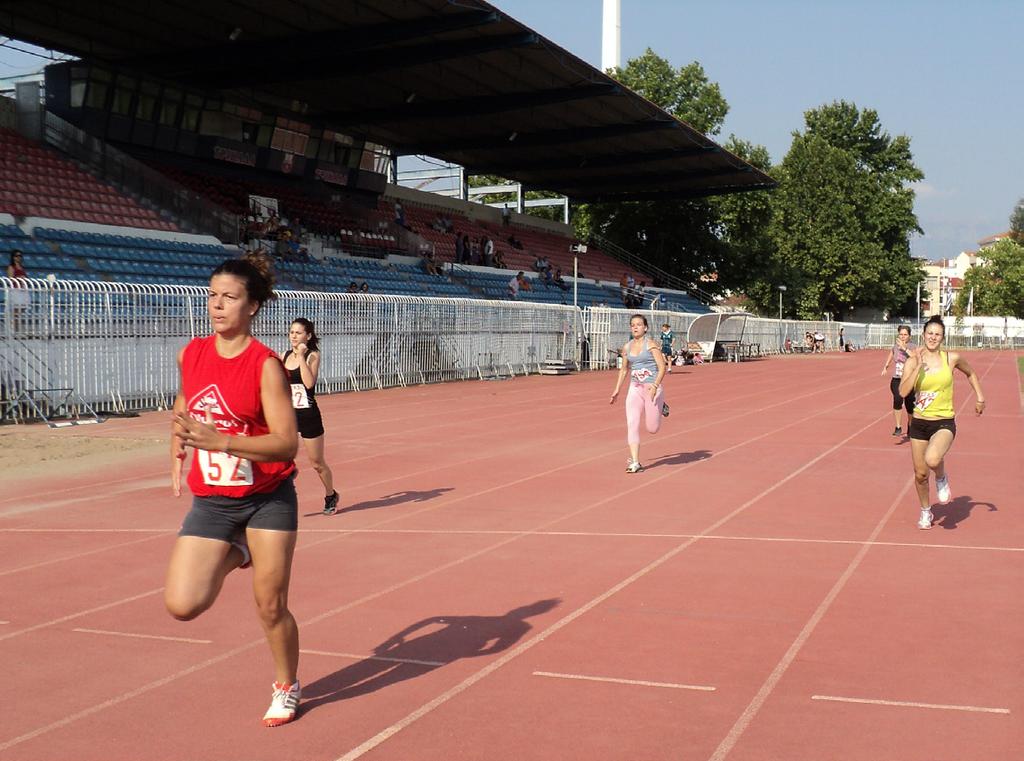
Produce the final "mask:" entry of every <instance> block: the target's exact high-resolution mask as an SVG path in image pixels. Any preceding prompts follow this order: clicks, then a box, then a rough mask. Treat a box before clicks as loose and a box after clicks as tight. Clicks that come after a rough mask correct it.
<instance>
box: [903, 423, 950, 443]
mask: <svg viewBox="0 0 1024 761" xmlns="http://www.w3.org/2000/svg"><path fill="white" fill-rule="evenodd" d="M942 430H945V431H952V433H953V438H956V421H955V420H954V419H953V418H951V417H950V418H941V419H939V420H925V419H924V418H919V417H914V418H910V438H912V439H917V440H918V441H930V440H931V438H932V436H934V435H935V434H936V433H937V432H938V431H942Z"/></svg>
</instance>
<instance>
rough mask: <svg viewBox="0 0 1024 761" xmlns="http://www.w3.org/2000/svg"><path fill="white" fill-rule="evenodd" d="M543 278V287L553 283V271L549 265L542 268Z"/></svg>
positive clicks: (548, 286)
mask: <svg viewBox="0 0 1024 761" xmlns="http://www.w3.org/2000/svg"><path fill="white" fill-rule="evenodd" d="M543 278H544V287H545V288H550V287H551V286H553V285H554V284H555V276H554V273H553V272H552V271H551V268H550V267H548V268H547V269H545V270H544V272H543Z"/></svg>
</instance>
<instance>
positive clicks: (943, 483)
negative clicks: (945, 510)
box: [935, 475, 949, 505]
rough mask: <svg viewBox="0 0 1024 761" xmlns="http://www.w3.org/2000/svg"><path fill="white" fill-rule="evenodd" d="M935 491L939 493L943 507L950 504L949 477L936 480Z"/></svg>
mask: <svg viewBox="0 0 1024 761" xmlns="http://www.w3.org/2000/svg"><path fill="white" fill-rule="evenodd" d="M935 491H936V492H938V495H939V502H940V503H941V504H943V505H948V504H949V476H948V475H945V476H943V477H942V478H936V479H935Z"/></svg>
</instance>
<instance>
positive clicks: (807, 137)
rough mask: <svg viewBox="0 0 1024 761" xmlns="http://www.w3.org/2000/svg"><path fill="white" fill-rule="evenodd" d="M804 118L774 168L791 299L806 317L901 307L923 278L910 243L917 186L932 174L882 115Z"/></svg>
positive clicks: (837, 110)
mask: <svg viewBox="0 0 1024 761" xmlns="http://www.w3.org/2000/svg"><path fill="white" fill-rule="evenodd" d="M804 117H805V125H806V129H805V131H804V132H803V133H794V135H793V143H792V146H791V147H790V150H789V153H788V154H787V155H786V157H785V158H784V159H783V161H782V164H781V165H780V167H779V168H778V169H777V170H776V171H775V177H776V178H777V179H778V180H779V181H780V187H779V189H778V191H776V193H775V196H774V198H773V206H774V213H773V217H772V223H771V235H772V238H773V239H774V241H775V246H776V252H775V253H776V256H777V258H778V261H777V263H776V268H777V269H778V271H780V272H782V273H788V276H789V277H790V281H789V282H786V283H785V284H786V285H787V287H788V288H789V290H790V292H789V293H787V295H788V296H789V297H790V298H791V299H792V300H793V303H795V305H796V309H797V313H798V314H799V315H800V316H802V317H806V318H814V317H820V316H821V315H822V313H824V312H829V313H831V314H833V315H835V316H836V317H839V318H841V317H843V316H844V315H845V313H846V312H847V311H849V310H850V309H852V308H855V307H858V306H871V307H876V308H880V309H890V310H896V309H897V308H898V307H900V306H901V305H902V304H904V303H905V302H906V300H907V299H908V298H911V297H912V296H913V294H914V290H915V288H916V286H917V284H918V283H919V282H920V280H921V273H920V269H919V267H918V266H917V265H916V264H915V263H914V261H913V260H912V259H911V258H910V236H911V235H912V234H914V233H919V232H921V230H920V227H919V226H918V223H917V217H916V216H915V215H914V211H913V205H914V193H913V190H911V189H910V188H909V187H908V186H909V184H910V183H912V182H914V181H916V180H920V179H922V178H923V177H924V175H923V173H922V172H921V170H920V169H919V168H918V167H917V166H916V165H915V164H914V162H913V156H912V154H911V151H910V139H909V138H908V137H906V136H904V135H900V136H897V137H895V138H893V137H890V136H889V135H888V134H887V133H886V132H884V131H883V130H882V126H881V123H880V121H879V119H878V114H877V112H875V111H873V110H871V109H863V110H861V109H858V108H857V106H856V105H854V104H852V103H847V102H845V101H838V102H835V103H832V104H829V105H826V106H822V107H820V108H817V109H813V110H811V111H808V112H806V113H805V115H804ZM793 291H795V293H794V292H793Z"/></svg>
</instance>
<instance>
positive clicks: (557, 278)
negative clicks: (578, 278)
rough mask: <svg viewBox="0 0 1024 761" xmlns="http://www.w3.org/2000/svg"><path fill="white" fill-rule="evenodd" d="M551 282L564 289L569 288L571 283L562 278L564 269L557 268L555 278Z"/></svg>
mask: <svg viewBox="0 0 1024 761" xmlns="http://www.w3.org/2000/svg"><path fill="white" fill-rule="evenodd" d="M549 271H550V270H549ZM551 282H552V283H554V284H555V285H557V286H558V287H559V288H561V289H562V290H563V291H567V290H569V284H568V283H567V282H565V280H563V279H562V270H560V269H556V270H555V276H554V278H552V280H551Z"/></svg>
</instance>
